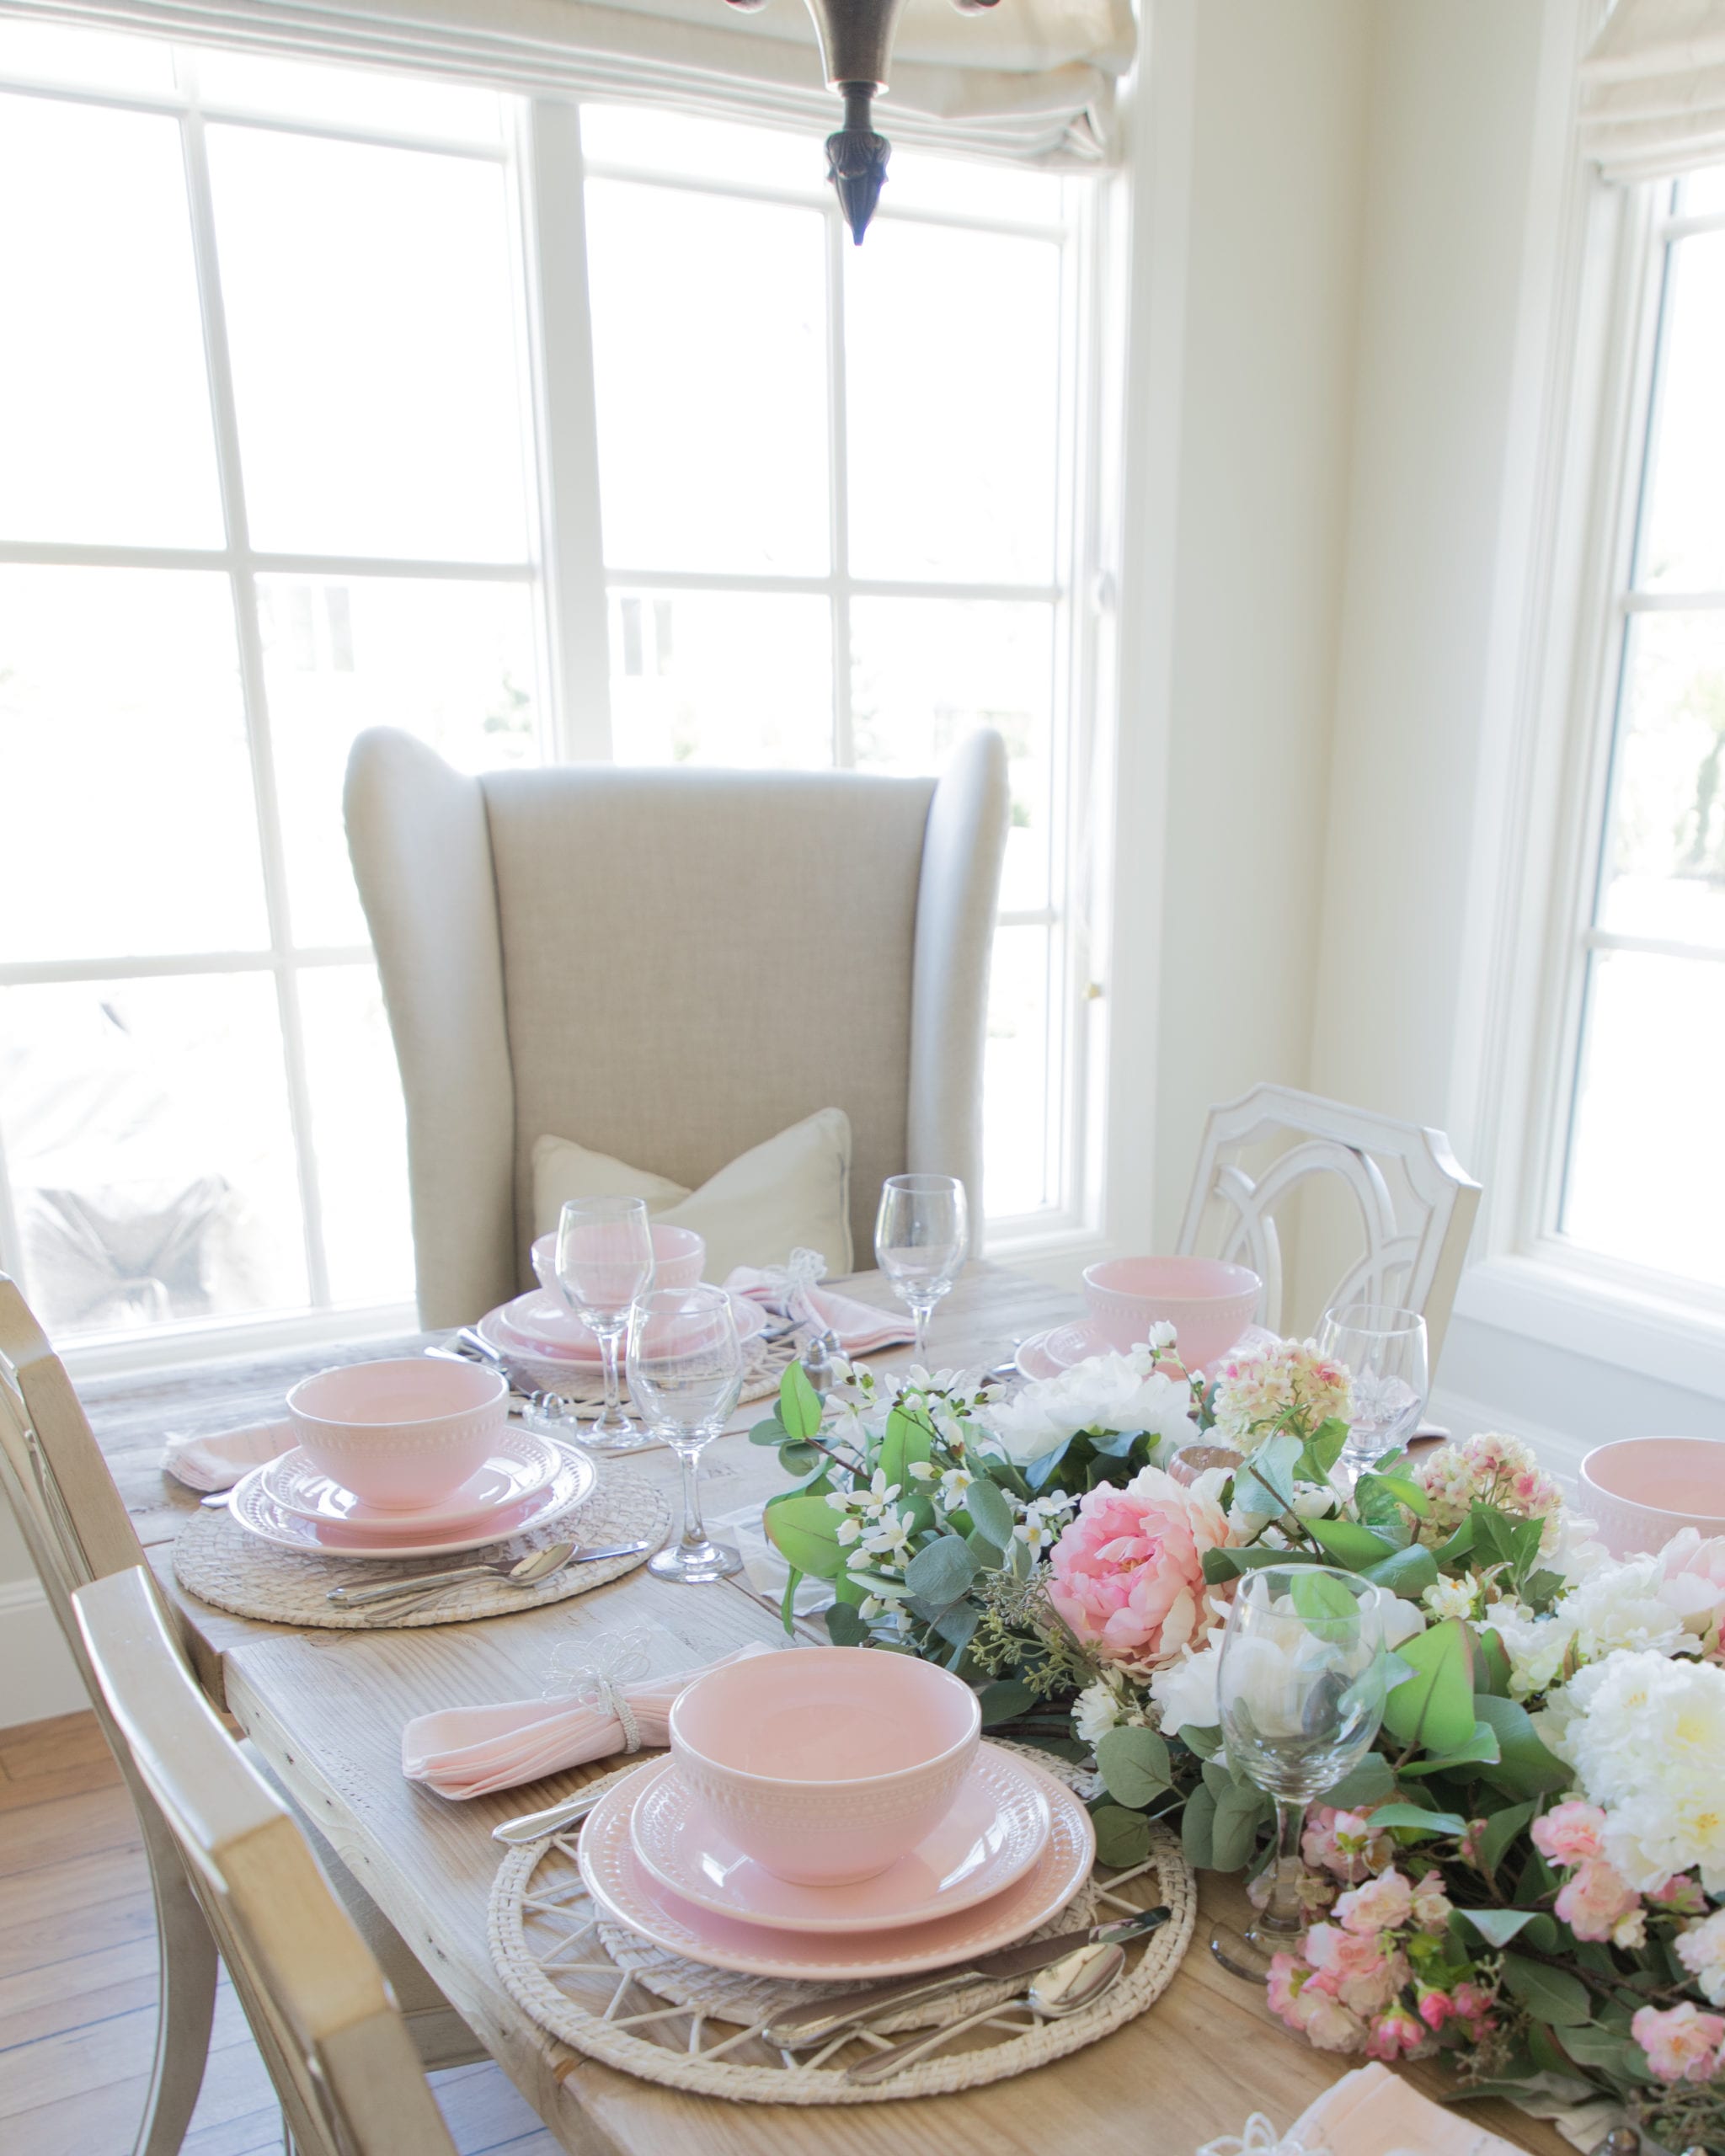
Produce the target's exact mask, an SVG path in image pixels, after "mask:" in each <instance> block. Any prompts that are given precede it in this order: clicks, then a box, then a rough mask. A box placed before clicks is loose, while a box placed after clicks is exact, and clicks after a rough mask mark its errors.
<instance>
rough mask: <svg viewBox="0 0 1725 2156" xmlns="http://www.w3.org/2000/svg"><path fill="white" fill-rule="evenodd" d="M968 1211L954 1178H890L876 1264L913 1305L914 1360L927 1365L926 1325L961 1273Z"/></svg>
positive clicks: (877, 1226) (877, 1229) (877, 1222)
mask: <svg viewBox="0 0 1725 2156" xmlns="http://www.w3.org/2000/svg"><path fill="white" fill-rule="evenodd" d="M969 1247H970V1209H969V1206H968V1205H967V1204H966V1203H965V1200H964V1184H963V1183H961V1182H959V1178H958V1177H956V1176H889V1177H887V1179H886V1181H885V1182H884V1183H883V1184H882V1185H881V1187H880V1210H879V1213H878V1214H876V1215H875V1219H874V1262H875V1263H876V1264H877V1265H878V1266H879V1267H880V1269H881V1271H882V1272H883V1273H885V1275H886V1277H887V1278H888V1279H889V1280H890V1281H891V1282H892V1283H893V1286H894V1288H895V1290H896V1291H897V1293H898V1295H899V1298H900V1300H901V1301H903V1302H905V1303H907V1304H908V1305H910V1309H911V1316H912V1317H913V1318H914V1319H915V1320H916V1359H917V1361H918V1362H919V1363H926V1362H927V1359H928V1321H929V1318H930V1316H931V1315H932V1313H933V1310H934V1306H935V1305H936V1304H937V1302H938V1301H939V1300H940V1299H941V1297H942V1296H943V1295H944V1294H946V1293H947V1291H948V1289H950V1288H951V1286H952V1284H953V1281H954V1280H956V1279H957V1278H958V1277H959V1273H960V1271H961V1270H962V1269H963V1267H964V1259H965V1257H966V1255H967V1254H968V1252H969Z"/></svg>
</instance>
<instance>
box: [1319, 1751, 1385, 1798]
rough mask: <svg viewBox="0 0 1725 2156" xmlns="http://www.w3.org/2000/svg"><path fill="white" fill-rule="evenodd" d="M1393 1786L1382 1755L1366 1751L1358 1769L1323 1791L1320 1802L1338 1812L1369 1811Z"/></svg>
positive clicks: (1354, 1768)
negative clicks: (1333, 1807) (1331, 1806)
mask: <svg viewBox="0 0 1725 2156" xmlns="http://www.w3.org/2000/svg"><path fill="white" fill-rule="evenodd" d="M1395 1786H1396V1777H1395V1775H1394V1774H1393V1773H1392V1772H1391V1769H1390V1763H1389V1761H1388V1760H1387V1759H1386V1758H1385V1757H1384V1755H1383V1753H1381V1752H1368V1753H1366V1755H1365V1758H1363V1759H1362V1760H1361V1761H1360V1763H1359V1765H1358V1766H1357V1767H1352V1768H1350V1769H1348V1772H1347V1773H1346V1774H1343V1777H1342V1779H1341V1780H1340V1781H1338V1783H1336V1784H1335V1785H1334V1786H1333V1787H1332V1788H1330V1789H1327V1790H1325V1791H1324V1793H1323V1801H1324V1802H1325V1803H1326V1804H1330V1805H1333V1806H1335V1808H1336V1810H1337V1811H1338V1812H1369V1811H1370V1809H1371V1807H1372V1806H1373V1805H1374V1804H1375V1803H1377V1802H1379V1801H1381V1799H1382V1798H1384V1797H1386V1796H1388V1795H1389V1794H1390V1792H1391V1790H1393V1789H1394V1788H1395Z"/></svg>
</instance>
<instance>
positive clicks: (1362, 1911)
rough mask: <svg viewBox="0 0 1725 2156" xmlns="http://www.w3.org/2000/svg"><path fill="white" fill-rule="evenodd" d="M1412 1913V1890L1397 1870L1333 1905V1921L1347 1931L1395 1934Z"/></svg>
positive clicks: (1373, 1880) (1376, 1879)
mask: <svg viewBox="0 0 1725 2156" xmlns="http://www.w3.org/2000/svg"><path fill="white" fill-rule="evenodd" d="M1412 1914H1413V1888H1412V1887H1410V1886H1409V1885H1408V1883H1407V1881H1406V1880H1405V1879H1404V1878H1403V1877H1402V1874H1401V1873H1400V1872H1399V1871H1386V1872H1381V1873H1380V1875H1379V1876H1378V1877H1377V1878H1375V1879H1369V1880H1367V1881H1366V1882H1365V1886H1364V1887H1354V1890H1353V1891H1352V1892H1350V1893H1347V1894H1343V1896H1342V1897H1341V1899H1340V1900H1339V1901H1338V1903H1336V1916H1337V1919H1338V1922H1339V1923H1340V1924H1343V1926H1344V1927H1345V1929H1348V1931H1357V1932H1379V1931H1399V1930H1400V1929H1401V1928H1402V1925H1403V1924H1406V1923H1407V1919H1408V1918H1409V1917H1410V1916H1411V1915H1412Z"/></svg>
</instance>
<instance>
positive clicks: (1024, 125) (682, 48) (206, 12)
mask: <svg viewBox="0 0 1725 2156" xmlns="http://www.w3.org/2000/svg"><path fill="white" fill-rule="evenodd" d="M14 12H16V13H22V14H32V15H36V16H39V17H41V18H43V19H49V20H52V21H56V22H60V23H63V24H81V25H83V26H84V27H86V28H88V29H110V30H145V31H150V32H153V33H155V34H156V35H160V36H165V37H171V38H175V39H178V40H182V41H186V42H192V43H204V44H218V45H232V46H238V47H240V48H243V49H244V50H248V51H267V52H276V53H280V54H282V55H284V56H290V57H293V58H298V59H302V60H314V61H356V62H360V63H363V64H368V65H371V66H374V67H393V68H397V69H403V70H406V71H409V72H416V73H430V74H437V75H448V76H455V77H461V78H462V79H463V80H466V81H469V82H479V83H489V84H490V85H492V86H493V87H494V88H499V89H505V90H512V91H515V92H524V93H533V92H539V93H558V92H562V93H569V94H574V95H579V96H585V97H588V98H595V99H625V100H635V101H642V102H650V103H652V104H660V105H670V106H672V107H676V108H681V109H684V110H687V111H693V112H701V113H705V114H708V115H714V116H724V117H727V118H730V119H734V120H754V121H757V122H764V123H766V124H768V125H781V126H786V127H794V128H797V129H798V130H801V131H809V130H810V129H818V130H820V131H823V132H825V131H830V129H831V128H832V127H833V126H835V125H836V124H837V123H836V117H835V115H836V113H837V110H838V106H837V102H836V99H834V98H833V96H832V95H831V93H830V92H829V91H828V90H827V88H825V83H824V81H823V79H822V72H821V67H820V51H819V46H818V45H817V43H816V40H815V35H814V23H813V21H812V20H811V19H810V17H809V11H808V8H806V7H805V6H804V4H803V0H771V4H770V5H768V6H766V7H765V8H762V9H761V11H760V12H759V13H748V14H745V13H742V12H741V11H740V9H738V8H733V7H729V6H727V5H726V4H725V0H607V4H605V5H589V4H587V0H363V4H355V5H340V4H337V0H22V4H21V5H18V6H16V7H15V8H14ZM1136 35H1137V33H1136V26H1135V21H1134V17H1133V11H1132V7H1131V0H1001V5H1000V6H998V7H996V8H989V9H987V10H986V11H985V12H984V13H980V14H961V13H959V11H958V9H957V8H954V7H953V4H952V0H905V8H904V11H903V13H902V14H901V15H900V19H899V27H898V33H897V35H896V38H895V41H894V51H893V61H892V69H891V72H892V83H891V88H890V91H889V94H888V95H887V96H886V97H885V98H884V99H881V101H880V103H879V107H878V108H877V110H878V115H879V118H878V122H877V124H878V125H880V126H881V127H883V128H884V131H886V132H887V133H888V134H889V135H890V136H892V137H893V138H894V140H895V141H903V142H905V144H907V145H916V146H917V147H922V148H932V149H948V150H962V151H964V152H969V153H970V154H973V155H982V156H988V157H1001V158H1012V159H1016V160H1023V161H1033V162H1039V163H1055V164H1060V163H1097V162H1099V161H1102V160H1103V159H1106V158H1107V157H1108V156H1109V155H1110V154H1111V151H1112V145H1113V115H1114V85H1115V83H1116V81H1117V79H1118V78H1119V77H1120V76H1121V75H1123V74H1124V72H1126V71H1127V69H1128V68H1129V67H1130V66H1131V65H1132V61H1133V58H1134V54H1135V47H1136Z"/></svg>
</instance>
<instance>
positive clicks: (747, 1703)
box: [670, 1647, 982, 1887]
mask: <svg viewBox="0 0 1725 2156" xmlns="http://www.w3.org/2000/svg"><path fill="white" fill-rule="evenodd" d="M981 1727H982V1713H981V1710H980V1707H979V1706H978V1705H977V1703H976V1694H975V1693H974V1692H973V1691H972V1690H971V1689H970V1687H969V1685H968V1684H961V1683H960V1682H959V1679H958V1678H956V1677H953V1676H952V1675H951V1674H950V1673H948V1671H946V1670H944V1669H940V1668H937V1667H936V1666H935V1664H934V1663H932V1662H917V1661H915V1660H913V1659H912V1658H911V1657H910V1656H909V1655H901V1654H884V1653H882V1652H879V1650H878V1649H875V1648H871V1647H804V1648H799V1649H798V1650H797V1651H796V1652H792V1653H786V1654H763V1655H756V1656H754V1657H751V1658H750V1660H749V1661H747V1662H731V1663H729V1664H728V1665H727V1666H726V1667H725V1668H723V1669H714V1670H710V1671H709V1672H708V1674H707V1675H706V1676H705V1677H702V1678H698V1679H697V1681H696V1682H695V1683H694V1684H692V1685H691V1686H690V1687H689V1689H688V1690H687V1691H686V1692H684V1693H682V1694H681V1695H680V1696H679V1698H678V1700H677V1701H676V1705H675V1706H673V1707H672V1709H671V1710H670V1748H671V1751H672V1753H673V1754H674V1755H675V1756H676V1761H677V1768H678V1771H679V1772H680V1773H681V1775H682V1777H683V1779H684V1780H685V1781H686V1782H687V1783H688V1784H689V1785H690V1786H691V1787H692V1789H693V1790H695V1791H696V1793H697V1795H698V1796H699V1797H700V1798H701V1800H702V1802H703V1803H705V1804H707V1805H708V1806H711V1808H712V1810H713V1812H714V1813H715V1814H716V1815H717V1816H718V1817H719V1818H720V1819H722V1820H723V1821H724V1828H725V1832H726V1833H727V1834H729V1837H730V1838H731V1839H732V1840H733V1841H734V1842H735V1843H736V1844H737V1845H738V1847H739V1848H740V1849H744V1850H745V1851H746V1852H747V1854H749V1855H750V1856H752V1857H753V1858H754V1859H755V1860H756V1862H757V1863H758V1864H761V1865H765V1866H766V1870H769V1871H771V1872H774V1873H776V1874H777V1876H778V1877H779V1878H781V1879H790V1880H794V1881H796V1883H797V1884H798V1886H802V1887H843V1886H849V1885H850V1884H851V1883H852V1881H855V1880H858V1879H872V1878H873V1877H874V1876H875V1874H876V1873H877V1872H881V1871H884V1870H886V1868H887V1866H888V1865H891V1864H896V1863H897V1862H898V1860H899V1859H900V1857H901V1856H904V1855H905V1854H908V1853H909V1851H910V1850H911V1849H914V1848H915V1847H916V1844H917V1843H918V1842H920V1841H921V1839H922V1837H923V1836H924V1835H925V1834H927V1833H929V1831H930V1830H931V1829H932V1828H934V1827H937V1826H938V1825H939V1823H940V1822H941V1821H942V1820H943V1818H944V1817H946V1815H947V1813H948V1811H950V1810H951V1808H952V1803H953V1798H954V1797H955V1796H957V1795H958V1791H959V1783H960V1782H962V1781H963V1780H964V1776H965V1774H966V1773H967V1772H968V1771H969V1766H970V1762H971V1761H972V1759H973V1758H975V1756H976V1743H977V1738H978V1735H979V1733H980V1730H981Z"/></svg>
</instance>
